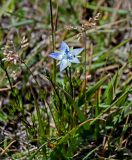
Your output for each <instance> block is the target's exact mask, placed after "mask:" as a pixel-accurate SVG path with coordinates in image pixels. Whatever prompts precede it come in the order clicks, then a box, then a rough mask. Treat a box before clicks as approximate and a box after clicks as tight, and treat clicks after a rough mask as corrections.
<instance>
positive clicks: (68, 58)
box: [49, 41, 84, 97]
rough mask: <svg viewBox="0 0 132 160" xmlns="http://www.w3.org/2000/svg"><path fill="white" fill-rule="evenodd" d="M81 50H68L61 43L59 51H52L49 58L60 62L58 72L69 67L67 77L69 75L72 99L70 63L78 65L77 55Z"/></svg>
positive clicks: (67, 47) (66, 46) (65, 45)
mask: <svg viewBox="0 0 132 160" xmlns="http://www.w3.org/2000/svg"><path fill="white" fill-rule="evenodd" d="M83 50H84V49H83V48H76V49H73V48H71V49H70V48H69V46H68V45H67V44H66V43H65V42H64V41H62V42H61V45H60V47H59V51H54V52H53V53H51V54H50V55H49V56H50V57H51V58H54V59H56V60H59V61H60V62H59V63H58V64H60V72H62V71H64V70H65V69H66V68H67V67H69V75H70V88H71V94H72V97H73V87H72V81H71V63H76V64H78V63H80V61H79V59H78V55H79V54H80V53H81V52H82V51H83Z"/></svg>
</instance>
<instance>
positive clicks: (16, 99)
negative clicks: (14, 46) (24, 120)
mask: <svg viewBox="0 0 132 160" xmlns="http://www.w3.org/2000/svg"><path fill="white" fill-rule="evenodd" d="M3 70H4V71H5V73H6V76H7V78H8V81H9V84H10V87H11V92H12V94H13V96H14V98H15V102H16V105H17V107H19V98H18V97H17V96H16V95H15V92H14V89H13V87H12V83H11V80H10V76H9V74H8V71H7V69H5V68H3Z"/></svg>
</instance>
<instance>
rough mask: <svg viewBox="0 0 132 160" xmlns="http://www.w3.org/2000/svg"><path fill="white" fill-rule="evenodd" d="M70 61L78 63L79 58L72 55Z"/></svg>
mask: <svg viewBox="0 0 132 160" xmlns="http://www.w3.org/2000/svg"><path fill="white" fill-rule="evenodd" d="M70 62H72V63H80V61H79V59H78V58H77V57H74V58H72V59H71V60H70Z"/></svg>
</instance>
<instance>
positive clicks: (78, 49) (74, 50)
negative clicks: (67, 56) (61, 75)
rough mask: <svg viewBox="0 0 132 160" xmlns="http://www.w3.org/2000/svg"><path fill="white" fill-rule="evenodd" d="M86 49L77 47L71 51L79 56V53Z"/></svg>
mask: <svg viewBox="0 0 132 160" xmlns="http://www.w3.org/2000/svg"><path fill="white" fill-rule="evenodd" d="M83 50H84V48H77V49H73V50H72V51H70V53H71V54H72V55H75V56H77V55H78V54H79V53H81V52H82V51H83Z"/></svg>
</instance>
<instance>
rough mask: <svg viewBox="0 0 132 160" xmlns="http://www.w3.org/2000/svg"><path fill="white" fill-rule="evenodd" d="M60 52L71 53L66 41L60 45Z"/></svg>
mask: <svg viewBox="0 0 132 160" xmlns="http://www.w3.org/2000/svg"><path fill="white" fill-rule="evenodd" d="M59 50H60V51H64V52H65V51H69V47H68V45H67V44H66V43H65V42H64V41H62V42H61V45H60V47H59Z"/></svg>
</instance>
